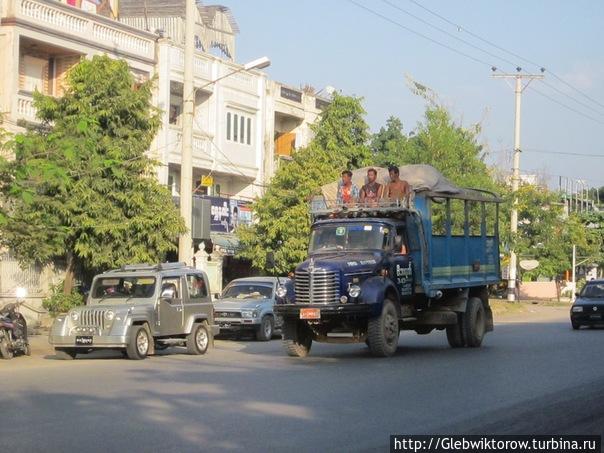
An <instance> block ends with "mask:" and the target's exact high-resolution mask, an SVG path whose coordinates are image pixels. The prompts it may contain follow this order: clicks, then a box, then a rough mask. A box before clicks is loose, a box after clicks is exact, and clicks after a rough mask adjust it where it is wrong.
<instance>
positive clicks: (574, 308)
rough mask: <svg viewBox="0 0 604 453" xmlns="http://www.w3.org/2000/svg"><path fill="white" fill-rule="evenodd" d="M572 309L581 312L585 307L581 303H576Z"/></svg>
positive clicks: (574, 311)
mask: <svg viewBox="0 0 604 453" xmlns="http://www.w3.org/2000/svg"><path fill="white" fill-rule="evenodd" d="M572 310H573V313H581V312H582V311H583V307H582V306H581V305H575V306H574V307H573V308H572Z"/></svg>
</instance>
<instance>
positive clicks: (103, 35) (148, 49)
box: [1, 0, 156, 61]
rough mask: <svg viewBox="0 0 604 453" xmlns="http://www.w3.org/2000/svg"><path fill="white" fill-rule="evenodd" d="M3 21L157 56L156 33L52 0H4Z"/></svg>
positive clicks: (93, 44) (132, 53) (145, 56)
mask: <svg viewBox="0 0 604 453" xmlns="http://www.w3.org/2000/svg"><path fill="white" fill-rule="evenodd" d="M1 11H2V12H1V14H2V25H22V26H24V27H25V28H28V29H32V30H35V31H41V32H43V33H45V34H49V33H50V34H53V35H56V36H58V37H61V38H62V39H65V38H67V39H70V40H73V41H75V42H77V43H81V44H85V45H89V46H90V47H93V48H96V49H98V48H99V47H101V48H103V49H105V50H107V51H109V52H112V53H118V54H125V55H129V56H133V57H136V58H142V59H145V60H147V61H154V60H155V38H156V37H155V36H154V35H153V34H151V33H148V32H143V31H140V30H137V29H135V28H132V27H129V26H127V25H124V24H121V23H119V22H117V21H114V20H111V19H108V18H106V17H103V16H99V15H97V14H93V13H88V12H86V11H82V10H80V9H77V8H74V7H71V6H69V5H65V4H63V3H59V2H56V1H52V0H4V1H3V2H2V5H1Z"/></svg>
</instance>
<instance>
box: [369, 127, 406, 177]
mask: <svg viewBox="0 0 604 453" xmlns="http://www.w3.org/2000/svg"><path fill="white" fill-rule="evenodd" d="M406 149H407V137H405V134H403V123H402V122H401V120H400V119H398V118H396V117H394V116H391V117H389V118H388V119H387V120H386V127H382V128H380V131H379V132H377V133H376V134H374V135H373V137H372V139H371V152H372V153H373V158H374V162H375V165H376V166H379V167H388V166H390V165H393V164H394V165H398V163H399V162H404V160H405V151H406Z"/></svg>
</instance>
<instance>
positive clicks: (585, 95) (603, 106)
mask: <svg viewBox="0 0 604 453" xmlns="http://www.w3.org/2000/svg"><path fill="white" fill-rule="evenodd" d="M409 1H410V2H411V3H413V4H414V5H416V6H418V7H420V8H421V9H423V10H424V11H426V12H428V13H430V14H432V15H433V16H435V17H438V18H439V19H441V20H443V21H445V22H446V23H448V24H449V25H452V26H453V27H455V28H456V29H457V30H458V31H460V32H465V33H467V34H468V35H470V36H472V37H474V38H476V39H478V40H480V41H482V42H484V43H486V44H488V45H490V46H492V47H494V48H495V49H499V50H500V51H502V52H505V53H506V54H508V55H511V56H513V57H515V58H518V59H519V60H522V61H524V62H525V63H528V64H531V65H534V66H536V67H538V68H540V69H541V68H543V65H540V64H539V63H537V62H535V61H532V60H529V59H528V58H525V57H523V56H522V55H519V54H517V53H515V52H512V51H511V50H508V49H506V48H504V47H502V46H500V45H498V44H496V43H494V42H492V41H490V40H488V39H486V38H483V37H482V36H480V35H478V34H476V33H473V32H472V31H470V30H468V29H467V28H465V27H462V26H461V25H460V24H457V23H455V22H453V21H451V20H449V19H448V18H446V17H445V16H443V15H442V14H439V13H437V12H436V11H433V10H431V9H430V8H428V7H426V6H424V5H422V4H421V3H420V2H418V1H417V0H409ZM547 72H548V73H549V74H551V75H552V77H554V78H555V79H557V80H558V81H559V82H561V83H563V84H564V85H566V86H568V87H569V88H571V89H572V90H574V91H576V92H577V93H579V94H580V95H581V96H583V97H584V98H585V99H587V100H589V101H591V102H592V103H594V104H596V105H598V106H599V107H602V108H604V104H602V103H601V102H599V101H598V100H596V99H594V98H593V97H591V96H589V95H588V94H585V93H584V92H583V91H581V90H579V89H578V88H577V87H575V86H574V85H572V84H570V83H568V82H567V81H566V80H564V79H563V78H562V77H560V76H559V75H557V74H556V73H555V72H552V71H551V70H549V69H548V70H547Z"/></svg>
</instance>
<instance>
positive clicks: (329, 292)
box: [294, 269, 340, 304]
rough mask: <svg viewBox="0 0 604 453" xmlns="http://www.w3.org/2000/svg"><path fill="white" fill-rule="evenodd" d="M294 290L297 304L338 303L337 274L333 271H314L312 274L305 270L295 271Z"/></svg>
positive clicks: (338, 286)
mask: <svg viewBox="0 0 604 453" xmlns="http://www.w3.org/2000/svg"><path fill="white" fill-rule="evenodd" d="M294 289H295V291H296V302H298V303H302V304H309V303H313V304H331V303H338V302H339V301H340V282H339V280H338V273H337V272H334V271H327V270H324V269H315V270H314V271H313V273H312V274H309V273H308V271H307V270H301V271H296V278H295V280H294Z"/></svg>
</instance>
